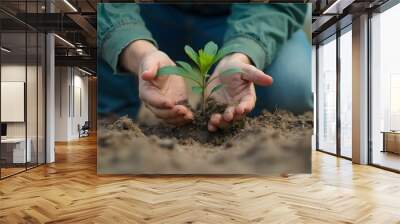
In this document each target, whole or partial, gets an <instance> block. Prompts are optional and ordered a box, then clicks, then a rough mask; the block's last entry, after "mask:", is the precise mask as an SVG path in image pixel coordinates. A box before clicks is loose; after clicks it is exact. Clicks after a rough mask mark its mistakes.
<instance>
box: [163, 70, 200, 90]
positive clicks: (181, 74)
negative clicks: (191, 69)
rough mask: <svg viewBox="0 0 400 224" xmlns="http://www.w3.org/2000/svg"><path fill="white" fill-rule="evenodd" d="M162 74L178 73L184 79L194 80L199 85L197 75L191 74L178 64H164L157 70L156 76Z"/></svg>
mask: <svg viewBox="0 0 400 224" xmlns="http://www.w3.org/2000/svg"><path fill="white" fill-rule="evenodd" d="M164 75H178V76H181V77H183V78H186V79H190V80H192V81H194V82H196V83H197V84H198V85H200V83H201V82H200V81H199V80H198V79H197V77H195V76H192V75H191V74H189V73H188V72H187V71H186V70H185V69H183V68H181V67H178V66H172V65H170V66H164V67H162V68H160V69H158V71H157V75H156V76H164Z"/></svg>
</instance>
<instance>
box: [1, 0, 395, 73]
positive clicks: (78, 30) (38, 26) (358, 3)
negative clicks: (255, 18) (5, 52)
mask: <svg viewBox="0 0 400 224" xmlns="http://www.w3.org/2000/svg"><path fill="white" fill-rule="evenodd" d="M386 1H387V0H303V1H302V0H299V1H294V2H308V3H312V15H313V16H312V36H313V42H314V43H317V42H318V41H320V40H321V39H323V38H325V37H326V36H328V35H331V33H332V32H335V29H336V28H335V26H337V24H338V23H337V22H338V21H339V20H341V21H345V19H344V18H346V16H347V20H348V21H350V23H351V17H352V16H356V15H357V13H360V12H363V11H365V10H368V9H371V8H374V7H377V6H379V5H381V4H383V3H384V2H386ZM45 2H46V1H45V0H1V1H0V24H1V29H2V31H3V33H7V34H5V35H3V39H4V40H3V42H2V43H3V45H4V46H7V47H8V48H12V49H13V52H14V54H15V55H17V56H20V57H22V55H25V54H26V52H24V49H25V48H24V46H25V38H24V33H25V30H26V29H28V30H29V31H39V32H55V33H56V34H58V35H59V36H60V37H61V38H62V39H64V40H67V41H68V42H69V43H71V44H73V45H74V47H72V46H71V44H68V43H66V42H65V41H63V40H62V39H60V38H56V41H55V44H56V63H58V64H59V65H64V64H67V65H71V63H74V64H75V63H76V66H86V67H88V68H90V69H91V70H93V71H95V70H96V55H97V54H96V4H97V3H99V2H133V1H132V0H125V1H115V0H109V1H101V0H50V2H51V4H50V5H47V8H46V5H45ZM164 2H165V1H164ZM257 2H260V1H258V0H257ZM270 2H285V1H283V0H278V1H270ZM292 2H293V1H292ZM68 3H69V4H68ZM50 7H51V8H52V9H53V11H54V12H53V13H48V12H49V11H50V9H49V8H50ZM26 12H27V13H26ZM342 25H345V23H343V22H342ZM28 39H30V38H28ZM28 42H30V40H28ZM35 48H36V47H35V46H34V43H29V44H28V55H29V54H30V53H33V52H34V51H35ZM79 63H81V64H79Z"/></svg>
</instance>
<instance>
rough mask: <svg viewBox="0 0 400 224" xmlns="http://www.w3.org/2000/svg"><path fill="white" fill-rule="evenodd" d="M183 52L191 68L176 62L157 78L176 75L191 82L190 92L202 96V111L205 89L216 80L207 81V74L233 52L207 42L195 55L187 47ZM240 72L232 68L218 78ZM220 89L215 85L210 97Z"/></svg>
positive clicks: (220, 86) (159, 72)
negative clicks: (192, 83) (191, 62)
mask: <svg viewBox="0 0 400 224" xmlns="http://www.w3.org/2000/svg"><path fill="white" fill-rule="evenodd" d="M184 50H185V52H186V54H187V55H188V57H189V58H190V59H191V60H192V61H193V63H194V65H193V67H192V66H191V65H190V64H189V63H187V62H183V61H177V62H176V64H177V65H178V66H165V67H162V68H160V69H159V70H158V72H157V76H164V75H178V76H181V77H183V78H185V79H189V80H192V81H193V82H194V86H193V87H192V91H193V92H194V93H196V94H200V95H201V96H202V98H203V102H202V103H203V105H202V108H203V111H204V110H205V105H204V104H205V102H206V96H205V94H206V91H205V89H206V88H207V86H208V85H209V84H210V83H211V82H212V81H213V80H215V79H216V78H218V77H213V78H212V79H209V76H210V75H209V74H208V72H209V70H210V69H211V67H212V66H213V65H214V64H215V63H217V62H218V61H219V60H221V59H222V58H223V57H224V56H226V55H227V54H230V53H232V52H233V50H232V49H231V48H229V47H225V48H222V49H218V45H217V44H215V43H214V42H212V41H210V42H208V43H207V44H206V45H205V46H204V49H200V50H199V51H198V52H197V53H196V51H194V50H193V48H191V47H190V46H188V45H186V46H185V48H184ZM240 72H242V71H241V69H239V68H235V67H233V68H229V69H227V70H225V71H222V72H221V73H220V74H219V76H229V75H233V74H236V73H240ZM222 87H223V84H218V85H216V86H215V87H213V89H212V90H211V91H210V95H211V94H213V93H214V92H216V91H218V90H220V89H221V88H222Z"/></svg>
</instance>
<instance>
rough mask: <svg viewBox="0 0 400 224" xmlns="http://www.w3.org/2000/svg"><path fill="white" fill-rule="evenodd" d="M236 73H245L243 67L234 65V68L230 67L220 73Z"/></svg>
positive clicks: (225, 74)
mask: <svg viewBox="0 0 400 224" xmlns="http://www.w3.org/2000/svg"><path fill="white" fill-rule="evenodd" d="M236 73H243V71H242V69H240V68H237V67H233V68H228V69H226V70H225V71H223V72H221V73H219V75H220V76H230V75H233V74H236Z"/></svg>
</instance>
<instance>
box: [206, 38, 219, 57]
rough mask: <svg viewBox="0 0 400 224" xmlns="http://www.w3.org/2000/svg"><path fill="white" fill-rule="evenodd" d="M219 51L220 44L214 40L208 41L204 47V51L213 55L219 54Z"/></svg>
mask: <svg viewBox="0 0 400 224" xmlns="http://www.w3.org/2000/svg"><path fill="white" fill-rule="evenodd" d="M217 51H218V45H216V44H215V43H214V42H212V41H210V42H208V43H207V44H206V46H205V47H204V52H205V53H207V54H209V55H212V56H213V57H214V56H215V54H217Z"/></svg>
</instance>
